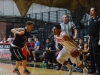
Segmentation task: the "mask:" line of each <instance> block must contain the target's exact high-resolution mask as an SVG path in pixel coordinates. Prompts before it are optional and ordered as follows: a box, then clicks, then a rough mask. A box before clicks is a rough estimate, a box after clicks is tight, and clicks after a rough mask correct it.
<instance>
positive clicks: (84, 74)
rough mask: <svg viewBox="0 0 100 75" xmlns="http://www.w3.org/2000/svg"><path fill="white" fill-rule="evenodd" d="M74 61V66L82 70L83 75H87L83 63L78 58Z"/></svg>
mask: <svg viewBox="0 0 100 75" xmlns="http://www.w3.org/2000/svg"><path fill="white" fill-rule="evenodd" d="M75 59H76V64H77V65H78V66H79V67H80V68H82V69H83V75H87V74H88V69H87V68H86V67H85V66H84V65H83V63H82V62H81V61H80V59H79V56H78V57H77V58H75Z"/></svg>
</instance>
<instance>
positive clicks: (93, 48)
mask: <svg viewBox="0 0 100 75" xmlns="http://www.w3.org/2000/svg"><path fill="white" fill-rule="evenodd" d="M97 12H98V11H97V9H96V8H91V9H90V15H91V17H92V18H91V19H90V25H89V41H88V42H89V49H90V61H91V72H90V73H95V72H96V67H98V75H100V55H99V54H100V45H99V44H98V43H99V27H100V18H99V17H98V16H97ZM95 64H96V65H95Z"/></svg>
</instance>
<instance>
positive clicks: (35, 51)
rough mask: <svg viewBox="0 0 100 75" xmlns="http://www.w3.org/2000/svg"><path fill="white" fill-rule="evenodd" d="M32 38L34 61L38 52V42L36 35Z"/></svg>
mask: <svg viewBox="0 0 100 75" xmlns="http://www.w3.org/2000/svg"><path fill="white" fill-rule="evenodd" d="M34 40H35V46H34V51H32V54H33V56H34V61H36V54H40V42H39V40H38V38H37V37H35V38H34Z"/></svg>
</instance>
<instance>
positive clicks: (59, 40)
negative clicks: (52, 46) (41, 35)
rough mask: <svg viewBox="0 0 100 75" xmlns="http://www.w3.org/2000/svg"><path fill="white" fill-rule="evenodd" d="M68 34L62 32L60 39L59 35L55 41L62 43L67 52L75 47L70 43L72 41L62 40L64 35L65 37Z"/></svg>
mask: <svg viewBox="0 0 100 75" xmlns="http://www.w3.org/2000/svg"><path fill="white" fill-rule="evenodd" d="M65 34H66V33H64V32H61V33H60V36H59V37H58V36H57V35H55V36H54V38H55V40H56V41H57V42H58V43H60V44H61V45H62V46H63V47H65V48H66V49H67V50H69V51H70V50H72V49H73V48H74V47H75V45H74V44H73V43H71V42H70V40H67V41H64V40H63V39H62V37H63V35H65Z"/></svg>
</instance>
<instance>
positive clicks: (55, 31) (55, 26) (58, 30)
mask: <svg viewBox="0 0 100 75" xmlns="http://www.w3.org/2000/svg"><path fill="white" fill-rule="evenodd" d="M52 31H53V33H54V34H55V35H59V34H60V32H61V26H60V25H59V24H58V25H54V27H53V30H52Z"/></svg>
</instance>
